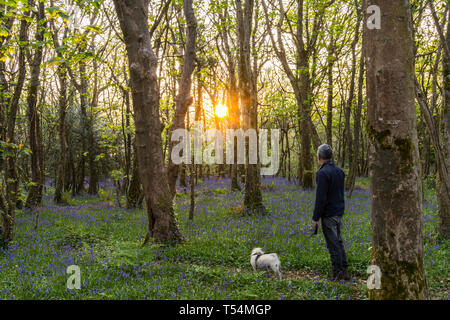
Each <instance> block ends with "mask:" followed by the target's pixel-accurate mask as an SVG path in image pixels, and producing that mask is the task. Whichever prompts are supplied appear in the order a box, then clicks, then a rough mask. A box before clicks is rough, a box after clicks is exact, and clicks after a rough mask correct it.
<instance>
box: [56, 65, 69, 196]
mask: <svg viewBox="0 0 450 320" xmlns="http://www.w3.org/2000/svg"><path fill="white" fill-rule="evenodd" d="M65 71H66V70H65V67H63V66H59V67H58V79H59V88H60V89H59V90H60V91H59V126H58V129H59V130H58V136H59V148H60V150H59V158H58V169H57V170H58V173H57V176H56V188H55V199H54V201H55V202H56V203H62V202H63V199H62V193H63V190H64V185H65V183H64V180H65V176H66V173H65V166H66V153H67V141H66V111H67V110H66V108H67V78H66V72H65Z"/></svg>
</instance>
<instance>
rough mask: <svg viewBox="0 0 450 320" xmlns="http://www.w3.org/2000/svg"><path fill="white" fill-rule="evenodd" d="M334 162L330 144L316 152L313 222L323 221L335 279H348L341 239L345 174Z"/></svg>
mask: <svg viewBox="0 0 450 320" xmlns="http://www.w3.org/2000/svg"><path fill="white" fill-rule="evenodd" d="M332 159H333V151H332V149H331V147H330V146H329V145H327V144H323V145H321V146H320V147H319V149H318V150H317V160H318V162H319V164H320V165H321V166H320V169H319V171H318V172H317V175H316V184H317V191H316V203H315V206H314V215H313V219H312V220H313V222H312V223H313V226H314V227H316V226H318V224H319V220H320V219H322V231H323V235H324V236H325V240H326V243H327V247H328V251H329V253H330V258H331V264H332V266H333V279H337V280H349V279H350V276H349V274H348V270H347V268H348V265H347V259H346V257H345V251H344V246H343V244H342V238H341V226H342V216H343V214H344V211H345V200H344V181H345V173H344V171H342V169H341V168H339V167H337V166H336V165H335V164H334V162H333V160H332Z"/></svg>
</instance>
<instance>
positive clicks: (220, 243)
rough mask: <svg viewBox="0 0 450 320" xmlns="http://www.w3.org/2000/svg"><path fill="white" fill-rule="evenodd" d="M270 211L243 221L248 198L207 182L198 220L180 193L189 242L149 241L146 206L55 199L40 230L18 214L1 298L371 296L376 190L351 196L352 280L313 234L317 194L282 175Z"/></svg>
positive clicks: (443, 257) (430, 270) (270, 192)
mask: <svg viewBox="0 0 450 320" xmlns="http://www.w3.org/2000/svg"><path fill="white" fill-rule="evenodd" d="M262 183H263V188H262V189H263V199H264V205H265V207H266V209H267V213H266V214H265V215H263V216H241V215H239V214H237V213H236V210H234V209H235V208H238V207H239V206H241V205H242V201H243V196H242V194H241V193H239V192H230V191H229V190H228V186H229V180H227V179H221V180H216V179H215V178H210V179H205V180H204V181H201V183H200V184H199V185H198V186H197V187H196V193H197V198H196V209H195V217H194V221H193V222H191V221H188V219H187V217H188V212H189V194H184V193H180V194H179V195H178V196H177V198H176V202H175V209H176V210H175V211H176V214H177V218H178V221H179V225H180V229H181V231H182V233H183V235H184V236H185V238H186V241H185V242H184V243H182V244H180V245H177V246H172V247H170V246H161V245H157V244H151V243H150V244H149V245H147V246H146V247H145V248H143V249H139V244H140V243H141V241H142V240H143V236H144V235H145V233H146V225H147V223H146V213H145V212H144V210H127V209H121V208H117V207H114V206H113V202H112V201H109V200H108V201H107V202H104V201H102V200H104V199H102V198H101V197H78V198H72V199H70V200H69V204H70V205H68V206H55V205H53V204H52V203H51V200H50V199H46V202H47V203H46V205H45V206H44V208H43V210H42V211H41V213H40V220H39V226H38V228H37V230H34V229H33V225H34V223H33V221H34V220H33V219H34V218H33V214H32V213H30V212H23V213H19V215H18V219H17V225H16V240H15V241H14V242H13V243H12V244H11V245H10V247H9V248H8V250H4V251H0V274H1V276H0V298H1V299H367V289H366V287H365V282H364V281H365V279H367V277H368V275H366V274H365V272H366V269H367V266H368V264H369V262H370V254H371V252H370V246H371V228H370V219H369V214H370V194H369V192H368V190H367V188H365V187H364V186H366V185H367V181H366V179H358V183H357V186H361V187H360V188H357V189H356V190H355V191H354V193H353V197H352V198H351V199H349V200H347V203H346V208H347V209H346V215H345V216H344V227H343V239H344V245H345V248H346V253H347V258H348V262H349V265H350V271H351V273H352V274H353V275H354V281H353V282H341V283H339V282H332V281H327V280H326V276H327V275H328V274H329V273H330V272H331V267H330V262H329V255H328V252H327V250H326V247H325V242H324V239H323V235H322V234H320V235H318V236H315V237H311V238H309V234H310V232H311V230H310V221H311V215H312V208H313V204H314V193H313V192H309V191H302V190H299V189H298V187H297V186H295V185H293V184H291V183H289V182H288V181H287V180H286V179H282V178H271V179H269V178H264V179H263V181H262ZM425 196H426V197H425V202H424V226H425V230H424V236H425V262H426V272H427V276H428V285H429V287H430V294H431V295H432V298H434V299H448V296H449V292H448V287H449V272H448V267H447V262H448V252H449V242H448V240H443V239H440V238H439V237H438V236H437V235H436V233H435V231H434V226H435V225H436V220H437V207H436V197H435V194H434V192H433V190H427V192H426V194H425ZM253 247H262V248H263V249H264V250H265V251H266V252H277V254H278V255H279V257H280V260H281V264H282V272H283V274H284V277H283V279H281V280H278V279H277V278H276V277H275V276H274V275H273V274H272V273H271V271H267V272H266V271H261V272H257V273H253V272H252V270H251V266H250V263H249V255H250V251H251V249H252V248H253ZM72 264H76V265H78V266H79V267H80V269H81V289H80V290H69V289H67V286H66V283H67V279H68V277H69V275H68V274H66V269H67V267H68V266H69V265H72Z"/></svg>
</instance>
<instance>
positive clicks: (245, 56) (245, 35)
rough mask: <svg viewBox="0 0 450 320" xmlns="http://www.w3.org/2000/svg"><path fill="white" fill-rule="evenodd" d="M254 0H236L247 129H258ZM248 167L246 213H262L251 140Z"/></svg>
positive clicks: (247, 150) (242, 102) (247, 153)
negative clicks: (253, 55) (252, 42)
mask: <svg viewBox="0 0 450 320" xmlns="http://www.w3.org/2000/svg"><path fill="white" fill-rule="evenodd" d="M253 8H254V1H253V0H245V5H244V8H243V7H242V2H241V0H236V15H237V33H238V43H239V64H238V66H239V89H240V101H241V108H242V110H243V115H244V116H243V120H244V130H249V129H253V130H256V129H257V101H256V91H255V90H256V84H255V83H254V81H256V79H253V76H252V67H251V61H250V37H251V33H252V20H253ZM245 145H246V156H245V158H246V168H245V193H244V206H245V209H246V211H247V212H249V213H250V212H253V211H262V210H264V206H263V204H262V195H261V188H260V184H261V177H260V175H259V170H258V165H257V164H250V163H249V140H248V139H247V138H246V143H245Z"/></svg>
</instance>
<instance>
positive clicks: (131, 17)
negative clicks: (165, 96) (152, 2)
mask: <svg viewBox="0 0 450 320" xmlns="http://www.w3.org/2000/svg"><path fill="white" fill-rule="evenodd" d="M114 6H115V9H116V12H117V16H118V18H119V22H120V27H121V29H122V32H123V36H124V40H125V44H126V49H127V54H128V63H129V68H130V80H131V81H130V84H131V85H130V87H131V92H132V97H133V109H134V120H135V125H136V147H137V153H136V154H137V157H138V163H139V165H138V168H139V176H140V180H141V182H142V186H143V188H144V194H145V199H146V202H147V212H148V233H147V236H146V240H145V241H144V244H145V242H146V241H147V240H148V239H149V238H150V237H153V238H154V239H155V241H157V242H163V243H175V242H179V241H182V240H183V237H182V235H181V233H180V231H179V228H178V225H177V221H176V218H175V213H174V210H173V205H172V199H173V197H172V194H171V192H170V189H169V182H168V176H167V171H166V170H165V168H164V162H163V153H162V141H161V122H160V119H159V87H158V80H157V76H156V69H157V66H158V59H157V57H156V55H155V53H154V51H153V48H152V43H151V36H150V31H149V26H148V6H149V1H148V0H114Z"/></svg>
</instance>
